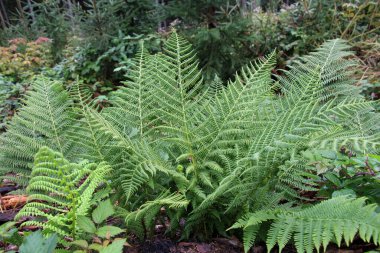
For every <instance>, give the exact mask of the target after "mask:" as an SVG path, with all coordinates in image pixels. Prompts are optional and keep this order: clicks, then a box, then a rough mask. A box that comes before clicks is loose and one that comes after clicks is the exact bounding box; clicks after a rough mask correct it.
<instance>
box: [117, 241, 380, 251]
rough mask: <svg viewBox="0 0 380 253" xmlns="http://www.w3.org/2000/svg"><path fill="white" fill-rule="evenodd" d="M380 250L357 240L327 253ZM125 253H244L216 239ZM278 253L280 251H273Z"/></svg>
mask: <svg viewBox="0 0 380 253" xmlns="http://www.w3.org/2000/svg"><path fill="white" fill-rule="evenodd" d="M376 249H380V248H378V247H376V246H375V245H373V244H368V243H364V242H362V241H360V240H357V241H355V242H354V244H352V245H351V246H350V247H349V248H345V247H342V248H340V249H338V248H337V247H336V246H335V245H331V246H329V247H328V249H327V251H326V252H327V253H335V252H339V253H364V252H369V251H371V250H374V251H373V252H380V250H379V251H376ZM124 252H125V253H243V252H244V251H243V246H242V244H241V243H240V242H239V241H238V240H237V239H226V238H215V239H213V240H212V241H211V242H209V243H197V242H179V243H176V242H173V241H170V240H168V239H158V238H156V239H155V240H152V241H145V242H144V243H142V244H136V245H132V247H130V248H128V249H126V250H125V251H124ZM266 252H267V251H266V247H265V245H264V244H263V245H258V246H255V247H253V248H252V249H251V250H250V252H249V253H266ZM272 252H273V253H277V252H278V250H277V249H274V250H272ZM282 252H283V253H293V252H294V253H296V250H295V248H294V247H292V246H288V247H286V248H285V249H284V250H283V251H282Z"/></svg>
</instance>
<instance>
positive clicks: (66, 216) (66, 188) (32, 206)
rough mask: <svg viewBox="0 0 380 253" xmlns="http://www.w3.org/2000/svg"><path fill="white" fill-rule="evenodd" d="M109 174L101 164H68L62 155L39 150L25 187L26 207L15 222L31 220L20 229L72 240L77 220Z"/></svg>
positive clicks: (104, 165) (43, 149) (107, 169)
mask: <svg viewBox="0 0 380 253" xmlns="http://www.w3.org/2000/svg"><path fill="white" fill-rule="evenodd" d="M110 170H111V168H110V166H109V165H107V164H106V163H104V162H102V163H99V164H94V163H88V162H86V161H84V162H80V163H78V164H76V163H70V162H69V161H67V160H66V159H65V158H64V157H63V156H62V154H61V153H59V152H55V151H53V150H51V149H49V148H47V147H42V148H41V149H40V150H39V151H38V153H37V154H36V156H35V162H34V167H33V170H32V174H31V179H30V181H29V185H28V187H27V194H28V203H27V204H26V205H25V206H24V207H23V208H22V209H21V210H20V212H19V213H18V214H17V215H16V217H15V219H20V218H22V217H34V219H32V220H29V221H25V222H24V223H23V224H22V226H27V225H34V226H41V227H42V228H43V229H44V230H45V232H47V233H49V232H50V233H57V234H59V235H60V236H71V237H73V238H75V233H76V230H77V218H78V217H79V216H85V215H87V212H88V210H89V208H90V206H91V200H92V196H93V193H94V192H95V190H96V189H97V188H98V187H99V185H100V184H102V183H105V176H106V175H107V173H109V172H110Z"/></svg>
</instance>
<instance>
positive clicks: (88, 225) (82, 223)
mask: <svg viewBox="0 0 380 253" xmlns="http://www.w3.org/2000/svg"><path fill="white" fill-rule="evenodd" d="M77 224H78V227H79V228H80V229H82V230H83V231H84V232H87V233H91V234H93V233H95V232H96V227H95V224H94V222H92V220H91V219H90V218H88V217H86V216H78V219H77Z"/></svg>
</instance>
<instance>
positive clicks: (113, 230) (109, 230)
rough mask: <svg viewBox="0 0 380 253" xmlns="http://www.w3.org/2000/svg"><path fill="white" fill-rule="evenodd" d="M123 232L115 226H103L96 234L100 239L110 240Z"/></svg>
mask: <svg viewBox="0 0 380 253" xmlns="http://www.w3.org/2000/svg"><path fill="white" fill-rule="evenodd" d="M123 232H124V230H123V229H121V228H118V227H115V226H104V227H101V228H99V229H98V231H97V232H96V234H97V235H98V236H100V237H102V238H110V237H113V236H115V235H118V234H120V233H123Z"/></svg>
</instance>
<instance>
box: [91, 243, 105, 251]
mask: <svg viewBox="0 0 380 253" xmlns="http://www.w3.org/2000/svg"><path fill="white" fill-rule="evenodd" d="M103 248H104V247H103V246H102V245H100V244H97V243H93V244H90V246H88V249H93V250H96V251H101V250H102V249H103Z"/></svg>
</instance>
